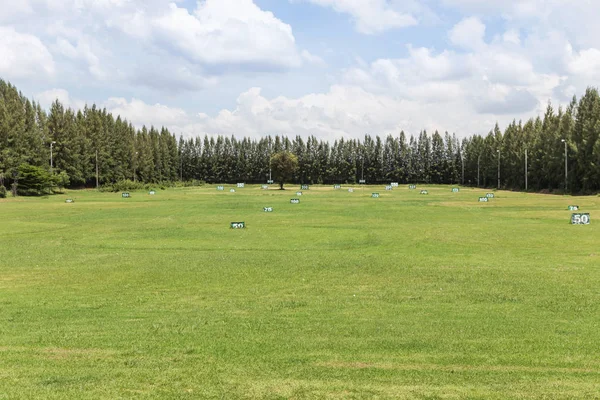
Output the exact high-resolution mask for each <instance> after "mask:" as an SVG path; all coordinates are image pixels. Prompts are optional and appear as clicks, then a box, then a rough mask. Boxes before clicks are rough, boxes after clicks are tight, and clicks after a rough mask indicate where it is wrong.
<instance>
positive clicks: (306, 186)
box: [300, 185, 308, 190]
mask: <svg viewBox="0 0 600 400" xmlns="http://www.w3.org/2000/svg"><path fill="white" fill-rule="evenodd" d="M300 190H308V185H300Z"/></svg>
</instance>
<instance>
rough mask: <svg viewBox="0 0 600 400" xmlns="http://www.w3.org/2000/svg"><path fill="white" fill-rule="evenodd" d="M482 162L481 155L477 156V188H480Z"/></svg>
mask: <svg viewBox="0 0 600 400" xmlns="http://www.w3.org/2000/svg"><path fill="white" fill-rule="evenodd" d="M480 161H481V154H480V155H479V156H477V187H479V162H480Z"/></svg>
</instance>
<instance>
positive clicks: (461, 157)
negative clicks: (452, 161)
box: [460, 153, 465, 186]
mask: <svg viewBox="0 0 600 400" xmlns="http://www.w3.org/2000/svg"><path fill="white" fill-rule="evenodd" d="M460 162H461V163H462V185H463V186H464V185H465V158H464V157H463V155H462V153H461V154H460Z"/></svg>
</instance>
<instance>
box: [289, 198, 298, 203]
mask: <svg viewBox="0 0 600 400" xmlns="http://www.w3.org/2000/svg"><path fill="white" fill-rule="evenodd" d="M290 203H292V204H300V199H290Z"/></svg>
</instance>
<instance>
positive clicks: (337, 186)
mask: <svg viewBox="0 0 600 400" xmlns="http://www.w3.org/2000/svg"><path fill="white" fill-rule="evenodd" d="M333 188H334V189H335V190H339V189H341V188H342V185H333Z"/></svg>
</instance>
